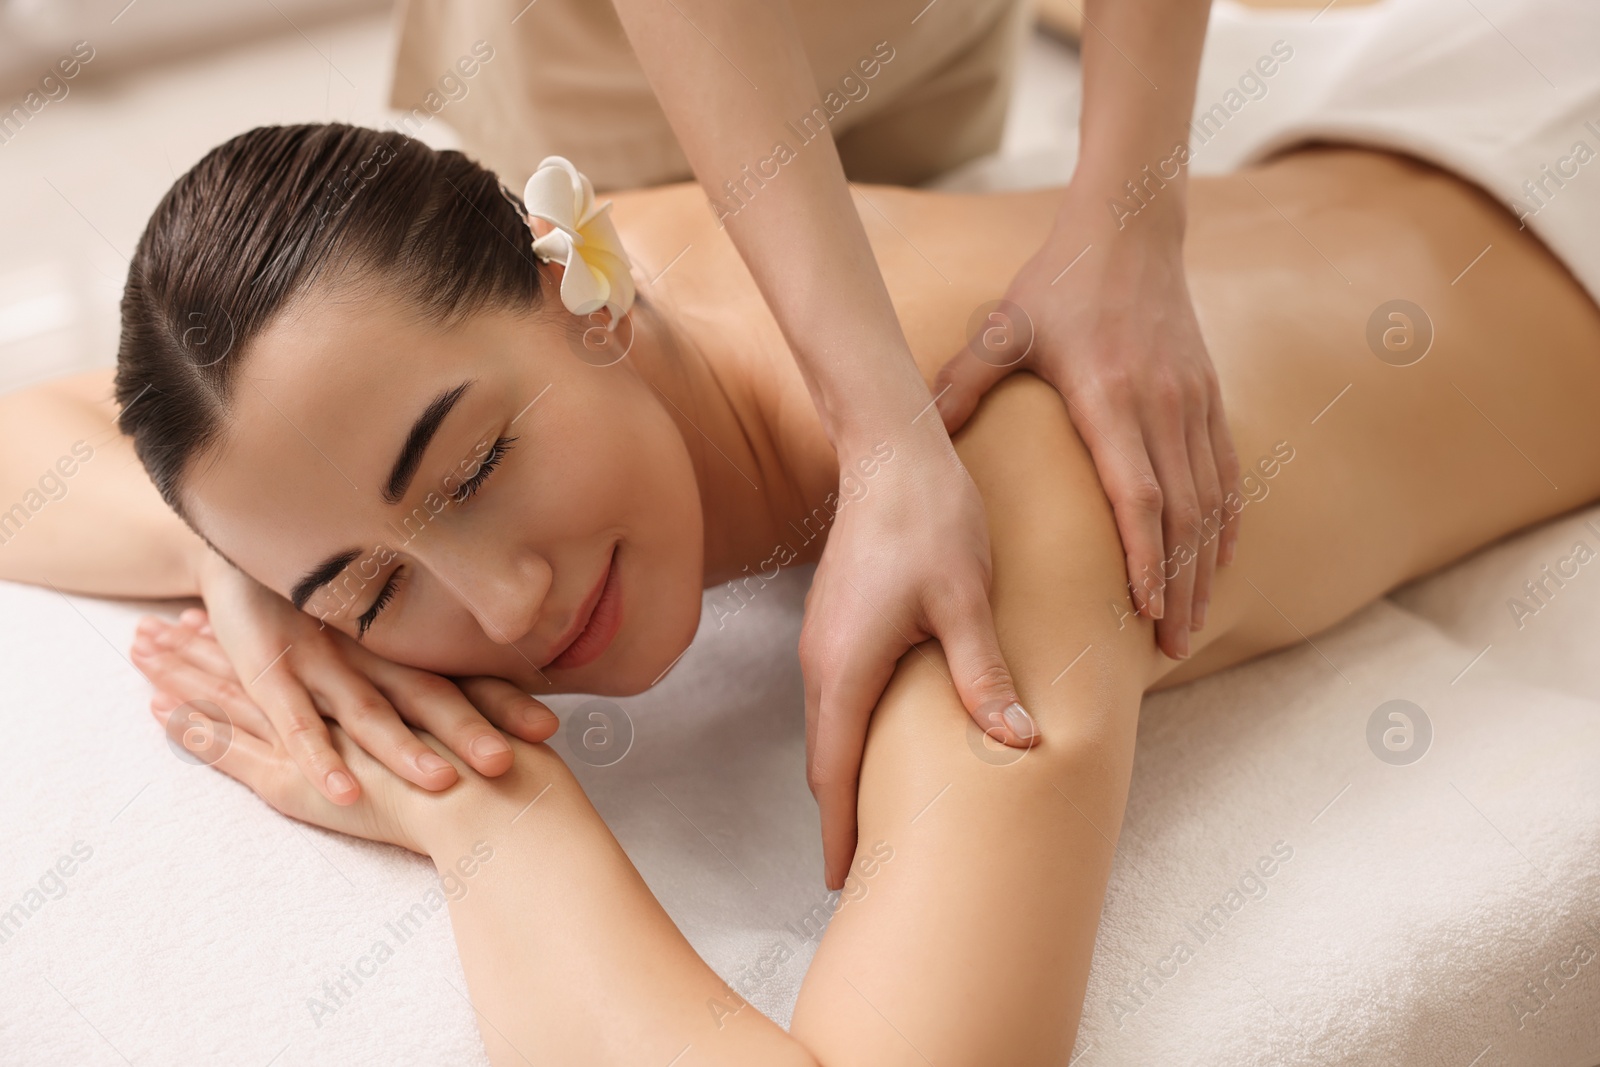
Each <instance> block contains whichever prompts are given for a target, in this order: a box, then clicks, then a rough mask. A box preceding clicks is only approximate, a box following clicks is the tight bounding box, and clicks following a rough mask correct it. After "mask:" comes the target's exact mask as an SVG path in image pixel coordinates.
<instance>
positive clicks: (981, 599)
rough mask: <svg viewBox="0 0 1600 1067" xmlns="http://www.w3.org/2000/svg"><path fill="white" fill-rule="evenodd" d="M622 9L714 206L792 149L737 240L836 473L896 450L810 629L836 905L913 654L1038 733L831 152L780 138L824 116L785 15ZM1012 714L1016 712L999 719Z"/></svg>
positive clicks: (956, 478) (844, 546)
mask: <svg viewBox="0 0 1600 1067" xmlns="http://www.w3.org/2000/svg"><path fill="white" fill-rule="evenodd" d="M615 4H616V8H617V11H618V13H619V15H620V16H621V18H622V24H623V27H624V28H625V30H626V31H627V34H628V38H629V40H630V42H631V43H632V45H633V49H634V52H635V53H636V54H637V56H638V58H639V62H640V65H641V66H642V67H643V68H644V72H645V75H646V76H647V77H648V78H649V80H650V84H651V86H652V87H653V88H654V90H655V92H656V94H657V96H658V97H659V99H660V101H661V106H662V108H663V110H664V111H665V112H666V115H667V118H668V120H669V121H670V122H671V124H672V128H673V131H674V132H675V133H676V134H677V136H678V141H679V143H680V144H681V145H682V146H683V150H684V153H685V154H686V155H687V157H688V159H689V162H690V165H691V166H692V167H693V168H694V171H695V174H696V175H697V176H698V177H699V179H700V184H701V186H702V187H703V188H704V189H705V190H706V192H707V193H708V195H710V196H711V197H713V198H715V199H719V200H725V199H726V197H727V192H726V190H725V189H724V187H723V182H724V181H728V180H737V179H741V178H743V177H744V171H743V169H742V168H744V167H745V166H746V165H749V166H750V167H751V168H752V169H753V168H754V167H755V166H756V164H757V163H759V162H761V161H764V160H766V159H768V158H770V157H771V156H772V155H773V147H774V144H775V142H777V141H779V140H783V141H785V142H787V143H788V144H789V146H790V147H791V148H792V149H793V152H794V158H793V159H791V160H789V161H788V162H786V163H784V164H783V165H782V167H781V170H780V172H779V173H778V175H777V176H776V177H773V178H770V179H767V180H766V182H765V185H764V186H762V187H761V188H759V189H756V190H754V192H753V194H752V195H750V196H749V197H748V198H747V199H746V200H745V202H744V206H743V207H741V208H740V209H739V210H738V211H737V212H736V213H732V214H729V215H726V216H725V217H724V219H723V223H724V225H725V226H726V227H727V230H728V233H729V235H730V236H731V237H732V239H733V242H734V244H735V246H736V247H737V248H738V249H739V253H740V255H742V256H743V257H744V261H745V263H746V264H747V266H748V267H749V269H750V272H751V274H752V275H753V276H754V278H755V281H756V283H757V285H758V286H759V287H760V289H761V292H762V295H763V296H764V297H765V298H766V301H767V304H768V306H769V307H770V308H771V309H772V312H773V315H774V316H775V318H776V319H777V321H778V325H779V326H780V327H781V328H782V330H783V333H784V337H785V338H786V340H787V341H788V343H789V347H790V348H791V349H792V350H793V352H794V354H795V358H796V360H797V362H798V363H799V365H800V370H801V372H802V374H803V375H804V377H805V381H806V384H807V386H808V387H809V389H810V391H811V396H812V399H813V400H814V401H815V403H816V406H817V411H818V412H819V413H820V415H821V417H822V424H823V427H824V429H825V431H826V432H827V434H828V438H829V440H830V441H831V442H832V444H833V446H834V449H835V451H836V452H837V453H838V456H839V461H840V464H841V466H843V465H846V464H851V463H854V462H855V461H857V460H860V459H864V458H866V457H868V456H870V455H871V454H872V453H873V449H874V446H877V445H880V443H884V442H886V443H888V444H889V445H891V446H892V447H893V449H894V456H893V459H892V460H891V461H890V462H888V463H886V464H884V466H883V467H882V469H881V470H880V472H879V473H878V474H876V475H875V476H874V478H873V483H872V489H871V492H870V493H868V494H867V495H866V496H865V497H863V498H861V499H860V500H858V501H854V502H852V503H851V504H850V506H849V507H847V508H843V509H841V510H840V512H839V517H838V519H837V520H836V522H835V526H834V529H833V530H832V531H831V533H830V535H829V539H828V544H827V547H826V549H825V551H824V553H823V557H822V561H821V563H820V564H819V566H818V568H817V574H816V578H815V580H814V582H813V584H812V589H811V593H810V595H809V597H808V598H807V601H806V617H805V623H804V626H803V628H802V631H801V640H800V656H801V667H802V669H803V672H804V675H805V687H806V743H807V751H808V754H809V758H808V762H807V774H808V779H809V781H810V783H811V787H812V791H813V793H815V795H816V798H817V803H818V806H819V808H820V809H821V815H822V830H823V851H824V857H825V872H824V873H825V878H826V881H827V884H828V885H829V886H830V887H832V888H838V887H839V886H841V885H842V884H843V879H844V874H845V871H846V870H847V869H848V866H849V863H850V860H851V857H852V855H853V853H854V849H855V803H856V781H857V777H858V774H859V771H860V764H861V752H862V747H863V745H864V743H865V738H866V729H867V721H868V719H869V717H870V715H871V712H872V709H873V707H874V706H875V705H876V704H877V701H878V698H879V696H881V695H882V692H883V689H884V686H885V685H886V684H887V682H888V680H889V676H890V674H891V673H892V671H893V670H894V666H895V663H896V662H897V661H898V660H899V658H900V656H901V655H902V654H903V653H904V652H905V651H906V649H907V648H908V647H910V645H911V644H913V643H915V642H918V641H921V640H923V639H925V638H928V637H937V638H938V639H939V641H940V643H941V644H942V646H943V647H944V651H945V654H946V656H947V657H948V660H949V663H950V672H951V680H952V681H953V682H954V684H955V688H956V691H957V692H958V693H959V694H960V696H961V699H962V703H963V704H964V705H965V706H966V708H967V710H968V712H969V713H970V714H971V715H972V716H973V718H974V719H976V720H978V722H979V725H980V726H982V727H986V728H989V729H990V730H991V731H992V732H993V734H994V736H996V737H997V738H998V739H1000V740H1003V741H1005V742H1007V743H1010V744H1027V743H1028V741H1029V738H1030V737H1031V736H1032V735H1033V732H1034V731H1033V726H1032V723H1031V720H1029V719H1028V718H1027V715H1026V713H1025V712H1021V705H1020V704H1017V703H1016V691H1015V686H1014V684H1013V682H1012V679H1011V674H1010V672H1009V671H1008V669H1007V667H1006V663H1005V659H1004V657H1003V656H1002V655H1001V653H1000V647H999V643H998V641H997V639H996V637H995V631H994V621H993V618H992V616H991V613H990V609H989V598H988V592H989V578H990V559H989V539H988V527H987V524H986V519H985V516H984V511H983V503H982V500H981V498H980V497H979V496H978V492H977V488H976V486H974V485H973V483H972V479H971V478H970V477H969V476H968V475H967V472H966V469H965V468H964V467H963V466H962V465H961V461H960V460H959V459H958V458H957V456H956V454H955V450H954V448H953V447H952V446H951V443H950V438H949V435H948V433H947V432H946V430H945V428H944V426H943V425H942V424H941V422H940V419H939V418H938V416H937V413H936V412H935V411H934V410H933V409H932V408H930V407H929V402H930V400H931V396H930V394H929V392H928V389H927V386H926V385H925V384H924V382H923V380H922V377H921V375H920V374H919V372H918V371H917V367H916V364H915V363H914V361H913V360H912V357H911V351H910V348H909V346H908V345H907V343H906V340H905V336H904V334H903V332H902V331H901V329H900V324H899V321H898V320H897V319H896V317H895V313H894V308H893V305H892V304H891V303H890V300H889V293H888V289H887V288H886V286H885V285H884V282H883V278H882V275H881V274H880V273H879V271H878V267H877V261H876V260H875V259H874V258H873V254H872V249H871V248H870V246H869V245H868V243H867V237H866V232H865V231H864V229H863V228H862V225H861V220H860V218H859V216H858V215H857V213H856V208H855V204H854V202H853V200H852V194H851V192H850V189H849V187H848V186H847V185H846V183H845V177H844V169H843V167H842V166H841V164H840V162H839V154H838V151H837V149H836V148H835V146H834V143H833V140H832V138H831V135H824V136H820V137H816V138H814V139H813V140H811V141H809V142H807V143H804V144H801V143H799V142H798V140H797V139H796V137H795V136H794V134H793V132H792V131H791V130H789V129H788V128H786V126H785V123H787V122H789V121H791V120H795V119H797V118H798V117H799V116H802V115H806V114H808V113H809V112H810V111H811V109H812V108H813V107H816V106H818V105H819V104H820V99H819V96H818V93H817V88H816V82H815V79H814V77H813V75H812V71H811V68H810V62H809V60H808V59H807V57H806V54H805V51H804V49H803V48H802V46H801V43H800V37H799V33H798V31H797V29H796V26H795V22H794V17H793V14H792V12H791V11H790V9H789V5H788V4H786V3H782V2H774V0H743V2H733V0H615ZM730 206H731V205H730ZM919 416H920V417H919ZM1008 706H1009V707H1012V708H1014V709H1015V710H1013V711H1012V712H1011V714H1010V716H1009V718H1008V717H1005V716H1001V715H1000V712H1001V711H1002V710H1003V709H1005V708H1007V707H1008ZM1019 712H1021V714H1018V713H1019ZM991 716H994V717H993V718H992V717H991Z"/></svg>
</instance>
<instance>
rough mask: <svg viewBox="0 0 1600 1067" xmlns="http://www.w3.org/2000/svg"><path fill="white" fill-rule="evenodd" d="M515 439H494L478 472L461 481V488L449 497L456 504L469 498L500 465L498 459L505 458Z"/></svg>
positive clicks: (462, 502) (463, 502)
mask: <svg viewBox="0 0 1600 1067" xmlns="http://www.w3.org/2000/svg"><path fill="white" fill-rule="evenodd" d="M515 440H516V438H515V437H502V438H499V439H498V440H496V441H495V443H494V446H493V447H492V448H490V449H489V454H488V455H487V456H485V457H483V462H482V463H480V464H479V465H478V472H477V473H476V474H474V475H473V476H472V477H471V478H468V479H467V480H466V481H464V482H462V483H461V488H460V489H457V490H456V491H455V492H454V493H451V494H450V499H451V500H453V501H455V502H456V503H457V504H465V503H466V502H467V501H468V500H470V499H471V498H472V494H474V493H476V492H477V491H478V489H479V487H480V486H482V485H483V483H484V481H485V480H487V479H488V477H489V475H490V474H492V473H494V469H495V468H496V467H498V466H500V461H501V460H503V459H505V458H506V453H507V452H509V451H511V443H512V442H513V441H515Z"/></svg>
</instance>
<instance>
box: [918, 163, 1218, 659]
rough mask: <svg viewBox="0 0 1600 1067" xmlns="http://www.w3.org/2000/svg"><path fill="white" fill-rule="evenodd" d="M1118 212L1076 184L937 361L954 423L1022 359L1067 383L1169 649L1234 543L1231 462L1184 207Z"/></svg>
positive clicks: (1180, 651) (945, 408)
mask: <svg viewBox="0 0 1600 1067" xmlns="http://www.w3.org/2000/svg"><path fill="white" fill-rule="evenodd" d="M1170 217H1171V216H1170V215H1168V216H1157V215H1156V213H1155V212H1154V211H1151V212H1150V214H1149V215H1145V214H1144V213H1142V212H1141V214H1140V215H1138V216H1134V217H1131V218H1124V219H1122V222H1123V223H1124V225H1123V226H1122V227H1121V228H1119V226H1118V225H1117V221H1116V220H1115V218H1114V217H1113V214H1112V212H1110V211H1108V210H1107V206H1106V202H1105V199H1104V198H1103V197H1101V196H1098V195H1095V194H1086V193H1081V192H1077V191H1074V190H1071V189H1069V191H1068V194H1067V200H1066V203H1065V205H1064V206H1063V208H1062V210H1061V212H1060V213H1059V215H1058V216H1057V222H1056V225H1055V227H1054V230H1053V231H1052V233H1051V234H1050V236H1049V238H1048V239H1047V240H1046V241H1045V244H1044V247H1043V248H1041V249H1040V250H1039V252H1038V253H1037V254H1036V255H1034V257H1033V258H1032V259H1031V260H1029V261H1028V263H1027V264H1026V265H1024V266H1023V268H1022V269H1021V270H1020V271H1019V272H1018V273H1017V276H1016V278H1015V280H1013V281H1012V283H1011V286H1010V288H1009V289H1008V290H1007V293H1006V298H1005V299H1006V301H1007V302H1008V303H1006V304H1002V305H1001V306H1000V308H999V309H998V310H996V311H995V312H994V313H993V314H992V315H990V317H989V321H988V323H986V324H985V328H983V329H982V330H981V332H980V333H979V335H978V337H976V338H973V339H971V340H970V341H969V343H968V345H967V348H966V349H965V350H963V351H962V352H960V353H958V354H957V355H956V356H955V357H954V358H952V359H951V360H950V361H949V362H948V363H946V364H945V366H944V368H943V369H942V370H941V371H940V373H939V379H938V382H937V383H936V384H935V386H934V389H935V394H936V395H938V394H939V392H940V391H941V390H944V389H945V388H946V387H948V391H946V392H944V393H943V395H942V396H941V397H940V400H939V411H940V414H941V415H942V416H943V417H944V420H945V424H946V425H947V426H948V427H949V429H950V431H951V432H952V433H954V432H955V431H956V430H957V429H959V428H960V427H961V425H962V424H963V423H965V422H966V420H967V418H968V416H970V415H971V414H972V411H973V409H974V408H975V407H976V406H977V404H978V401H979V400H980V399H982V397H983V394H984V393H985V392H987V391H988V390H989V388H990V387H991V386H992V385H994V383H995V382H997V381H999V380H1000V379H1001V378H1003V377H1005V376H1006V375H1007V374H1009V373H1011V372H1012V371H1014V370H1019V369H1023V368H1026V369H1028V370H1031V371H1032V372H1034V373H1035V374H1037V375H1039V376H1040V377H1042V378H1044V379H1046V380H1047V381H1049V382H1050V383H1051V384H1052V385H1054V386H1055V387H1056V388H1057V389H1058V390H1060V392H1061V395H1062V396H1063V397H1065V398H1066V401H1067V410H1068V412H1069V413H1070V415H1071V418H1072V422H1073V425H1074V426H1076V427H1077V430H1078V433H1079V435H1080V436H1081V437H1082V438H1083V441H1084V443H1085V444H1086V445H1087V446H1088V448H1089V451H1090V453H1091V454H1092V455H1093V457H1094V462H1095V467H1096V469H1097V470H1098V471H1099V474H1100V480H1101V482H1102V483H1103V484H1104V486H1105V490H1106V495H1107V497H1109V498H1110V501H1111V505H1112V508H1113V509H1114V511H1115V514H1116V521H1117V529H1118V531H1119V532H1120V533H1121V535H1122V544H1123V548H1124V550H1125V551H1126V552H1127V560H1128V578H1129V582H1130V583H1131V585H1132V588H1133V595H1134V604H1135V606H1136V607H1137V608H1138V609H1139V610H1140V611H1141V612H1142V613H1143V614H1145V615H1148V616H1149V617H1150V618H1154V619H1158V620H1160V621H1159V622H1158V623H1157V625H1156V639H1157V642H1158V643H1159V644H1160V646H1161V648H1162V650H1163V651H1164V652H1165V653H1166V654H1167V655H1168V656H1171V657H1173V658H1174V659H1182V658H1184V657H1185V656H1187V655H1188V654H1189V633H1190V631H1191V629H1193V630H1198V629H1200V627H1201V626H1202V625H1204V623H1205V615H1206V607H1207V603H1208V601H1209V599H1210V595H1211V582H1212V574H1213V571H1214V569H1215V567H1216V565H1217V564H1218V563H1221V564H1223V565H1226V564H1228V563H1229V562H1231V561H1232V559H1233V553H1234V545H1235V542H1236V541H1237V539H1238V523H1237V520H1236V519H1235V518H1234V516H1235V515H1236V514H1237V513H1236V512H1232V511H1230V510H1229V509H1228V508H1227V507H1224V506H1223V505H1224V499H1225V497H1227V495H1228V494H1230V493H1232V494H1235V495H1234V496H1233V497H1232V499H1233V500H1237V499H1238V497H1237V491H1238V488H1239V462H1238V459H1237V457H1236V456H1235V454H1234V449H1233V439H1232V434H1231V433H1230V432H1229V429H1228V423H1227V420H1226V419H1225V418H1224V417H1223V410H1222V395H1221V392H1220V390H1219V389H1218V385H1217V375H1216V371H1215V370H1214V369H1213V368H1212V366H1211V358H1210V356H1209V355H1208V354H1207V353H1206V346H1205V341H1204V339H1203V338H1202V337H1201V334H1200V326H1199V323H1198V321H1197V320H1196V318H1195V313H1194V305H1193V303H1192V302H1191V300H1190V297H1189V290H1188V286H1187V283H1186V282H1185V278H1184V270H1183V242H1182V227H1181V223H1179V224H1177V225H1172V224H1170V223H1169V222H1168V219H1169V218H1170Z"/></svg>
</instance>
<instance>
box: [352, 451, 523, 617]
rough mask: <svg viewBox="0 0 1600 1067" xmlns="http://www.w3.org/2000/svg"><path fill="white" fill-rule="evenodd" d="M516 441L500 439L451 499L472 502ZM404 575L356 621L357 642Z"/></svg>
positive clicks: (388, 584)
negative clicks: (475, 471) (473, 496)
mask: <svg viewBox="0 0 1600 1067" xmlns="http://www.w3.org/2000/svg"><path fill="white" fill-rule="evenodd" d="M515 440H516V438H515V437H501V438H498V439H497V440H496V441H495V443H494V445H493V446H492V447H491V448H490V449H489V454H488V455H487V456H485V457H483V462H482V463H480V464H478V470H477V473H475V474H474V475H473V476H472V477H471V478H468V479H467V480H466V481H465V482H462V483H461V488H459V489H457V490H456V491H455V492H454V493H452V494H450V499H451V500H453V501H454V502H455V503H457V504H465V503H466V502H467V501H468V500H470V499H471V498H472V495H473V494H474V493H476V492H477V491H478V490H479V489H480V488H481V487H482V486H483V483H484V482H485V481H487V480H488V478H489V475H491V474H493V473H494V469H495V468H496V467H498V466H500V461H501V460H503V459H505V458H506V453H507V452H509V451H511V444H512V442H514V441H515ZM404 573H405V569H404V568H397V569H396V570H395V572H394V573H393V574H391V575H390V576H389V580H388V581H387V582H385V583H384V585H383V588H382V589H380V590H378V596H377V599H375V600H374V601H373V602H372V606H371V607H370V608H368V609H367V610H366V611H364V612H362V613H361V617H360V618H359V619H357V620H356V627H357V631H356V639H357V640H360V639H361V638H364V637H366V636H367V631H368V630H369V629H371V628H372V624H373V623H374V622H376V621H377V620H378V615H379V614H380V613H381V612H382V611H383V609H384V608H385V607H387V606H388V604H389V601H391V600H393V599H394V594H395V590H396V589H398V588H399V585H400V578H401V576H402V575H403V574H404Z"/></svg>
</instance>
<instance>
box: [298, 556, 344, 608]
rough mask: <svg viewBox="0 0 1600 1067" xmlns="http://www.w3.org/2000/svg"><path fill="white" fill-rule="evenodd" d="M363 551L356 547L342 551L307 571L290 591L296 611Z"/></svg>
mask: <svg viewBox="0 0 1600 1067" xmlns="http://www.w3.org/2000/svg"><path fill="white" fill-rule="evenodd" d="M359 555H361V553H360V552H359V551H358V550H356V549H353V548H352V549H351V550H350V551H348V552H340V553H339V554H338V555H335V556H329V557H328V558H327V559H325V560H323V561H322V562H321V563H319V564H317V565H316V566H315V567H312V568H311V569H310V570H309V571H307V572H306V576H305V577H304V578H302V579H300V580H299V581H298V582H296V583H294V589H292V590H291V591H290V592H289V601H290V602H291V603H292V604H294V608H295V610H296V611H300V610H302V609H303V608H304V607H305V606H306V601H308V600H310V599H311V594H312V593H315V592H316V591H317V590H318V589H321V588H322V587H323V586H325V585H327V584H328V583H329V582H331V581H333V580H334V579H335V578H337V577H339V575H340V574H341V573H342V572H343V571H344V569H345V568H346V567H348V566H350V564H352V563H354V562H355V561H356V557H357V556H359Z"/></svg>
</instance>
